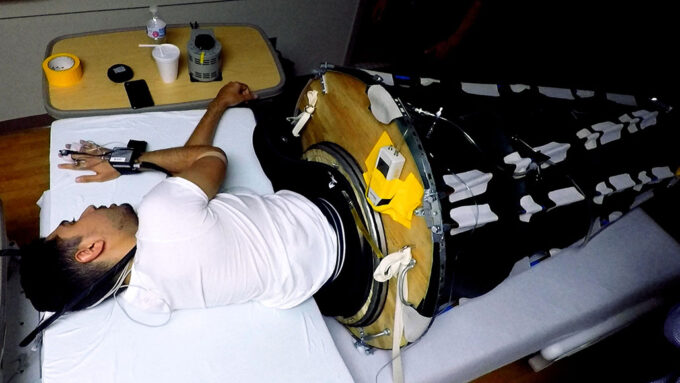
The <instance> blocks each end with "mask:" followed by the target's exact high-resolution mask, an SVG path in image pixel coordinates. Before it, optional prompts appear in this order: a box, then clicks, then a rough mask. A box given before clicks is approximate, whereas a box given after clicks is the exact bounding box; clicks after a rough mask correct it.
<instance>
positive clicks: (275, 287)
mask: <svg viewBox="0 0 680 383" xmlns="http://www.w3.org/2000/svg"><path fill="white" fill-rule="evenodd" d="M137 214H138V216H139V228H138V231H137V253H136V255H135V259H134V264H133V266H132V272H131V279H130V285H131V286H136V287H143V289H137V288H135V289H130V290H131V291H129V292H130V293H132V292H133V291H135V293H134V294H127V293H126V294H125V299H126V300H127V301H128V302H131V303H133V304H135V305H136V306H138V307H140V306H141V307H140V308H144V305H145V296H144V295H145V294H147V295H148V294H151V295H152V296H153V297H154V298H156V297H161V298H162V299H164V300H165V301H166V302H167V303H168V304H169V305H170V307H171V308H172V309H186V308H202V307H213V306H221V305H227V304H235V303H243V302H247V301H258V302H260V303H262V304H263V305H266V306H270V307H278V308H290V307H293V306H296V305H298V304H300V303H302V302H303V301H305V300H306V299H308V298H309V297H311V296H312V295H313V294H314V293H315V292H316V291H318V290H319V288H320V287H321V286H322V285H323V284H324V283H325V282H326V281H327V280H328V278H330V276H331V274H332V272H333V270H334V267H335V261H336V246H337V243H336V242H337V240H336V237H335V234H334V232H333V229H332V228H331V226H330V225H329V223H328V221H327V220H326V218H325V217H324V215H323V214H322V213H321V211H319V209H318V208H317V207H316V206H315V205H314V204H312V203H311V202H310V201H309V200H307V199H305V198H304V197H302V196H301V195H299V194H297V193H294V192H291V191H280V192H277V193H276V194H272V195H265V196H260V195H257V194H254V193H250V192H239V193H235V194H218V195H217V196H216V197H215V198H213V199H211V200H209V199H208V197H207V196H206V194H205V193H204V192H203V191H202V190H201V189H200V188H199V187H198V186H196V185H195V184H193V183H192V182H190V181H187V180H185V179H183V178H177V177H172V178H168V179H166V180H164V181H163V182H161V183H160V184H158V185H157V186H156V187H154V188H153V189H152V190H151V191H150V192H149V194H147V195H146V196H145V197H144V199H143V200H142V202H141V204H140V206H139V208H138V211H137ZM141 291H144V292H143V293H142V292H141ZM156 301H157V300H156Z"/></svg>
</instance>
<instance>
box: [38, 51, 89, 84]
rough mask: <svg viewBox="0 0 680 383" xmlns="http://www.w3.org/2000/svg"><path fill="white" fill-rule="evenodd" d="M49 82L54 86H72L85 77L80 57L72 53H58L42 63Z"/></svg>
mask: <svg viewBox="0 0 680 383" xmlns="http://www.w3.org/2000/svg"><path fill="white" fill-rule="evenodd" d="M42 67H43V71H44V72H45V76H47V82H48V83H49V84H50V85H54V86H71V85H73V84H75V83H77V82H78V81H80V78H81V77H83V68H82V67H81V66H80V59H79V58H78V57H76V56H74V55H72V54H70V53H57V54H55V55H52V56H50V57H48V58H46V59H45V61H43V63H42Z"/></svg>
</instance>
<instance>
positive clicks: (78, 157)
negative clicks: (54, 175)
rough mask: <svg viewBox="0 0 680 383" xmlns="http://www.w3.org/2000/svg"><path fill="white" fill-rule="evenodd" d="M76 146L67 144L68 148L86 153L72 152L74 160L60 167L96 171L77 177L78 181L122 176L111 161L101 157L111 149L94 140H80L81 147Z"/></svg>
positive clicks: (99, 180) (104, 179) (102, 179)
mask: <svg viewBox="0 0 680 383" xmlns="http://www.w3.org/2000/svg"><path fill="white" fill-rule="evenodd" d="M75 146H78V145H75ZM75 146H73V145H70V144H67V145H66V149H70V150H74V151H77V152H81V153H86V154H71V155H70V156H71V160H72V161H73V162H71V163H66V164H59V165H58V167H59V169H68V170H89V171H92V172H94V173H95V174H92V175H85V176H80V177H77V178H76V182H106V181H110V180H112V179H116V178H118V177H120V173H118V171H117V170H116V169H114V168H113V167H112V166H111V164H109V161H107V160H105V159H102V158H101V157H100V156H102V155H104V154H106V153H108V152H109V151H110V149H107V148H105V147H103V146H99V145H97V144H95V143H94V142H92V141H84V140H81V141H80V145H79V146H80V147H79V148H76V147H75Z"/></svg>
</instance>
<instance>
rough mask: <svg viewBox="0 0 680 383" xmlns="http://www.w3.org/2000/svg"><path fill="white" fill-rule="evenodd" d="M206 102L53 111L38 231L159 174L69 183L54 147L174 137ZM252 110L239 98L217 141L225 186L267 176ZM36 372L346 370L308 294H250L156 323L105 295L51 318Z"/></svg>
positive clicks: (87, 376) (276, 378)
mask: <svg viewBox="0 0 680 383" xmlns="http://www.w3.org/2000/svg"><path fill="white" fill-rule="evenodd" d="M203 113H204V111H202V110H194V111H183V112H154V113H142V114H133V115H116V116H101V117H85V118H75V119H64V120H58V121H55V122H54V123H53V124H52V129H51V135H52V137H51V144H50V190H49V191H47V192H45V193H44V194H43V197H42V198H41V200H40V202H39V205H40V206H41V216H40V231H41V235H43V236H44V235H47V234H49V233H50V232H51V231H52V230H53V229H54V228H55V227H56V226H57V225H58V224H59V222H61V221H62V220H64V219H71V218H73V217H76V218H77V217H78V216H79V215H80V213H81V212H82V211H83V209H84V208H85V207H87V206H88V205H90V204H94V205H99V204H105V205H108V204H111V203H122V202H128V203H131V204H132V205H133V206H136V205H137V204H138V203H139V202H140V200H141V198H142V197H143V195H144V194H145V193H146V192H147V191H148V190H149V189H150V188H151V187H153V186H154V185H155V184H156V183H158V182H159V181H160V180H161V179H162V178H163V177H164V175H162V174H160V173H152V172H149V173H144V174H138V175H132V176H123V177H120V178H118V179H116V180H114V181H111V182H106V183H91V184H76V183H75V182H74V179H75V177H76V175H77V173H78V172H74V171H65V170H61V169H58V168H57V164H58V163H60V162H63V160H61V159H59V158H58V156H57V150H58V149H62V148H64V145H65V144H67V143H71V142H77V141H78V140H80V139H86V140H92V141H95V142H97V143H99V144H104V145H105V146H108V147H112V146H116V145H119V146H124V145H125V144H126V143H127V141H128V140H129V139H136V140H144V141H147V142H148V149H149V150H154V149H161V148H166V147H172V146H179V145H182V144H183V143H184V142H185V141H186V139H187V138H188V137H189V135H190V133H191V131H192V129H193V127H194V126H195V125H196V124H197V123H198V121H199V120H200V118H201V116H202V115H203ZM254 126H255V120H254V117H253V114H252V112H251V111H250V110H249V109H245V108H233V109H230V110H228V111H227V113H226V114H225V116H224V117H223V119H222V121H221V122H220V125H219V127H218V130H217V133H216V136H215V144H216V146H219V147H221V148H222V149H223V150H224V151H225V152H226V153H227V155H228V157H229V168H228V171H227V177H226V180H225V183H224V185H223V186H222V187H223V190H227V191H228V190H229V189H230V188H234V187H242V188H243V187H244V188H248V189H250V190H253V191H256V192H260V193H268V192H271V191H272V186H271V183H270V182H269V180H268V179H267V177H266V176H265V175H264V172H263V171H262V169H261V167H260V165H259V162H258V161H257V158H256V157H255V153H254V150H253V147H252V132H253V128H254ZM42 356H43V358H42V379H43V382H44V383H57V382H89V381H97V382H100V383H104V382H151V381H162V382H225V381H234V382H245V381H247V382H292V381H301V382H351V381H352V377H351V375H350V373H349V371H348V369H347V367H346V365H345V364H344V362H343V360H342V358H341V356H340V354H339V353H338V350H337V348H336V347H335V344H334V342H333V339H332V338H331V336H330V333H329V331H328V328H327V326H326V324H325V322H324V320H323V318H322V316H321V314H320V312H319V310H318V307H317V306H316V303H315V302H314V301H313V300H308V301H306V302H305V303H303V304H302V305H300V306H298V307H296V308H293V309H289V310H277V309H272V308H266V307H264V306H262V305H260V304H257V303H248V304H241V305H232V306H226V307H218V308H211V309H201V310H180V311H176V312H174V313H173V315H172V318H171V320H170V322H169V323H168V324H166V325H165V326H162V327H158V328H150V327H145V326H142V325H139V324H136V323H134V322H132V321H131V320H130V319H128V318H127V317H126V316H125V314H124V313H123V311H122V310H121V309H120V307H118V306H117V305H116V304H115V302H114V301H113V300H109V301H107V302H105V303H104V304H102V305H100V306H97V307H95V308H93V309H89V310H85V311H81V312H76V313H70V314H67V315H65V316H64V317H62V318H60V319H59V320H57V321H56V322H55V323H54V324H53V325H52V326H51V327H49V328H48V329H47V330H46V331H45V332H44V336H43V343H42Z"/></svg>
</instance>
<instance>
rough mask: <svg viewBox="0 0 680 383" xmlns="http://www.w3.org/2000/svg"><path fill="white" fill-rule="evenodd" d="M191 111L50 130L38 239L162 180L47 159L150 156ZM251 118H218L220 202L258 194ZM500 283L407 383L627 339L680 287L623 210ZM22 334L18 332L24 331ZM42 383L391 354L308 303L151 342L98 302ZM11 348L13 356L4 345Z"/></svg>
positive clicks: (644, 224) (179, 377)
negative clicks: (88, 174) (223, 166)
mask: <svg viewBox="0 0 680 383" xmlns="http://www.w3.org/2000/svg"><path fill="white" fill-rule="evenodd" d="M202 113H203V111H200V110H196V111H183V112H154V113H141V114H134V115H119V116H100V117H85V118H75V119H65V120H58V121H56V122H54V123H53V125H52V132H51V134H52V138H51V147H50V190H49V191H46V192H45V194H44V195H43V197H42V198H41V200H40V201H39V205H40V206H41V219H40V231H41V235H46V234H48V233H49V232H51V231H52V229H53V228H54V227H55V226H56V225H57V224H58V223H59V222H60V221H61V220H63V219H70V218H72V217H77V216H78V215H79V214H80V212H81V211H82V210H83V209H84V207H86V206H88V205H90V204H95V205H99V204H111V203H121V202H130V203H132V204H133V205H135V204H137V203H139V201H140V199H141V197H142V196H143V195H144V193H145V192H146V191H147V190H149V189H150V188H151V187H152V186H153V185H155V184H156V183H157V182H159V181H160V179H161V177H162V176H161V175H160V174H155V173H145V174H141V175H135V176H124V177H121V178H119V179H117V180H115V181H113V182H109V183H104V184H76V183H75V182H74V178H75V176H76V175H75V173H74V172H68V171H63V170H58V169H57V168H56V166H57V164H58V163H60V162H61V160H60V159H59V158H58V157H57V150H58V149H61V148H63V147H64V145H65V144H67V143H70V142H74V141H77V140H79V139H89V140H93V141H95V142H97V143H100V144H105V145H116V144H119V145H122V144H124V143H125V142H127V140H128V139H137V140H145V141H147V142H148V143H149V149H151V150H153V149H158V148H164V147H169V146H176V145H180V144H182V143H183V142H184V140H186V138H187V137H188V135H189V133H190V131H191V129H192V128H193V127H194V126H195V124H196V123H197V121H198V120H199V119H200V117H201V115H202ZM254 126H255V120H254V118H253V114H252V113H251V111H250V110H248V109H244V108H237V109H231V110H229V111H228V112H227V114H226V115H225V118H224V119H223V120H222V122H221V123H220V127H219V129H218V132H217V136H216V138H215V140H216V144H217V145H218V146H220V147H222V148H223V149H224V150H225V152H226V153H228V155H229V159H230V164H229V171H228V175H227V179H226V181H225V185H224V188H225V189H227V190H228V189H229V188H232V187H247V188H250V189H251V190H254V191H257V192H262V193H266V192H270V191H271V190H272V186H271V184H270V183H269V180H268V179H267V178H266V177H265V175H264V173H263V171H262V169H261V168H260V166H259V163H258V161H257V158H256V157H255V154H254V151H253V148H252V144H251V136H252V131H253V127H254ZM515 271H516V272H515V273H513V275H511V276H510V277H509V278H508V279H507V280H505V281H504V282H503V283H501V284H500V285H499V286H498V287H496V288H495V289H493V290H492V291H491V292H490V293H488V294H485V295H483V296H480V297H478V298H474V299H471V300H469V301H467V302H465V303H464V304H462V305H460V306H457V307H455V308H453V309H451V310H449V311H447V312H445V313H443V314H441V315H439V317H437V318H436V320H435V321H434V323H433V324H432V326H431V328H430V329H429V331H428V332H427V333H426V334H425V336H423V337H422V338H421V339H420V340H418V341H417V342H415V343H413V344H411V345H409V346H407V347H406V348H405V349H404V351H403V362H404V374H405V380H406V381H407V382H454V381H467V380H470V379H474V378H475V377H478V376H480V375H483V374H484V373H487V372H490V371H492V370H494V369H497V368H499V367H501V366H503V365H505V364H507V363H510V362H512V361H515V360H517V359H520V358H523V357H525V356H528V355H532V354H535V353H540V355H542V357H543V358H544V359H545V360H547V361H551V360H555V359H558V358H560V357H561V356H563V355H567V354H569V353H570V352H573V351H575V350H578V349H580V348H581V347H583V345H587V344H590V343H592V342H595V341H597V340H598V339H600V338H602V337H604V336H606V335H608V334H610V333H612V332H614V331H616V330H618V329H620V328H622V327H624V326H626V325H628V324H629V323H631V322H632V321H633V320H634V319H635V318H637V317H639V316H641V315H643V314H644V313H646V312H649V311H651V310H653V309H655V308H659V307H662V306H663V305H664V304H666V303H667V300H668V299H672V298H673V295H672V288H674V287H677V281H678V280H679V279H680V245H679V244H678V243H677V242H676V241H675V240H674V239H673V238H672V237H670V236H669V235H668V234H667V233H666V232H665V231H664V230H662V229H661V228H660V227H659V226H658V225H657V224H656V223H655V222H654V221H653V220H652V219H651V218H649V217H648V216H647V215H646V214H645V213H644V212H643V211H642V210H640V209H638V210H635V211H633V212H631V213H629V214H628V215H626V216H625V217H623V218H622V219H620V220H619V221H618V222H616V223H614V224H612V225H611V226H610V227H609V228H608V229H607V230H605V231H603V232H602V233H600V234H599V235H597V236H596V237H595V238H593V239H592V240H591V241H590V242H589V243H588V244H587V245H586V246H584V247H578V246H575V247H573V248H570V249H566V250H563V251H562V253H560V254H559V256H556V257H552V258H550V259H549V260H547V261H544V262H541V263H540V264H538V265H537V266H536V267H533V268H528V267H526V264H523V263H522V262H519V263H518V265H517V267H516V270H515ZM26 331H27V332H28V331H30V329H26ZM41 342H42V344H41V349H40V353H41V355H42V358H41V359H42V365H41V372H42V381H43V382H45V383H55V382H74V381H99V382H135V381H139V382H141V381H164V382H186V381H201V382H210V381H220V382H222V381H243V382H253V381H263V382H264V381H267V382H291V381H300V382H303V381H304V382H307V381H309V382H312V381H313V382H350V381H356V382H374V381H378V382H389V381H391V369H390V360H391V354H390V352H389V351H386V350H372V351H373V352H372V353H369V352H367V350H365V349H363V348H361V347H355V339H354V338H353V337H352V336H351V335H350V333H349V332H348V331H347V330H346V328H345V327H343V326H342V325H340V324H339V323H338V322H337V321H335V320H334V319H333V318H328V317H323V316H321V314H320V312H319V310H318V308H317V306H316V304H315V302H314V301H313V300H309V301H307V302H305V303H304V304H302V305H301V306H299V307H297V308H295V309H291V310H274V309H268V308H265V307H262V306H260V305H258V304H256V303H250V304H244V305H235V306H229V307H220V308H213V309H207V310H184V311H179V312H175V313H173V316H172V318H171V321H170V322H169V323H168V324H167V325H165V326H163V327H159V328H147V327H144V326H141V325H138V324H135V323H133V322H131V321H130V320H129V319H128V318H127V317H126V316H125V315H124V314H123V313H122V312H121V310H120V308H119V307H118V306H117V305H116V303H115V301H113V300H109V301H107V302H106V303H105V304H102V305H100V306H98V307H96V308H94V309H91V310H86V311H81V312H77V313H72V314H69V315H67V316H64V317H63V318H61V319H60V320H58V321H57V322H55V324H54V325H53V326H51V327H49V328H48V329H47V330H46V331H45V332H44V336H43V337H42V340H41ZM11 346H13V345H11Z"/></svg>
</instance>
